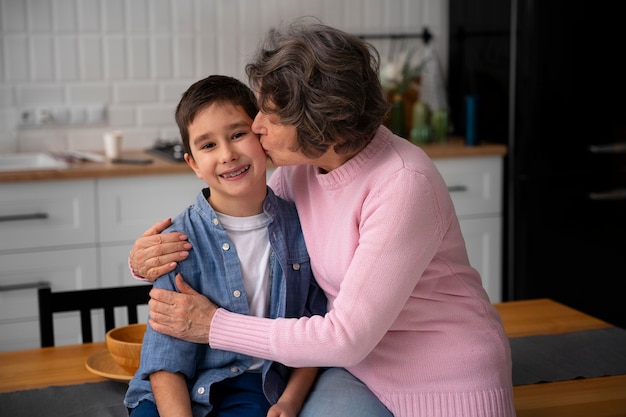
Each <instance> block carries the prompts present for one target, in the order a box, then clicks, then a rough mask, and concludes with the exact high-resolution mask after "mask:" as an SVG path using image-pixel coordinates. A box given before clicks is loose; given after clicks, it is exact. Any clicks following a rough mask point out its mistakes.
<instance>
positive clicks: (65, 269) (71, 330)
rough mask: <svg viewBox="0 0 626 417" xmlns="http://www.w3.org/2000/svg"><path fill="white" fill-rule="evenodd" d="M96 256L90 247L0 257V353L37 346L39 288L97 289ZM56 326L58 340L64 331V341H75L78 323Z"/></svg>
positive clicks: (93, 249) (59, 289)
mask: <svg viewBox="0 0 626 417" xmlns="http://www.w3.org/2000/svg"><path fill="white" fill-rule="evenodd" d="M96 254H97V252H96V248H95V247H93V246H92V247H91V248H81V249H68V250H51V251H45V252H29V253H16V254H4V255H0V351H4V350H13V349H27V348H35V347H39V324H38V323H39V308H38V303H37V288H38V286H39V285H40V284H42V283H47V284H50V286H51V288H52V290H53V291H64V290H73V289H79V288H97V287H98V286H99V282H98V281H99V280H98V275H97V273H98V262H97V258H96ZM56 321H57V319H56V316H55V323H56ZM55 326H56V327H55V335H59V336H58V337H57V338H58V340H62V339H63V337H62V334H63V333H64V332H65V333H66V335H65V336H66V339H67V340H72V341H74V340H77V335H78V334H79V330H80V325H79V324H77V325H76V326H71V327H70V326H65V325H61V324H59V325H55ZM5 329H6V330H8V329H12V330H11V331H10V332H8V331H5ZM75 343H79V342H75Z"/></svg>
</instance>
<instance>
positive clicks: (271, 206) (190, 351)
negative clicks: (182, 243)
mask: <svg viewBox="0 0 626 417" xmlns="http://www.w3.org/2000/svg"><path fill="white" fill-rule="evenodd" d="M208 197H209V189H208V188H206V189H204V190H202V192H200V193H199V194H198V197H197V199H196V204H194V205H191V206H189V207H188V208H187V209H186V210H185V211H184V212H183V213H181V214H180V215H178V216H177V217H176V218H174V219H173V223H172V226H170V227H169V228H168V229H167V230H165V231H164V233H166V232H172V231H178V232H183V233H185V234H186V235H187V236H188V238H189V242H191V243H192V245H193V248H192V249H191V250H190V252H189V257H188V258H187V259H186V260H184V261H182V262H179V263H178V266H177V267H176V269H175V270H174V271H172V272H170V273H169V274H167V275H164V276H162V277H160V278H159V279H158V280H156V281H155V283H154V287H155V288H165V289H169V290H176V287H175V284H174V277H175V276H176V274H178V273H181V274H182V276H183V278H185V281H187V282H188V283H189V285H191V287H192V288H194V289H195V290H196V291H198V292H199V293H201V294H203V295H205V296H206V297H207V298H209V299H210V300H211V301H212V302H213V303H215V304H216V305H218V306H220V307H223V308H226V309H227V310H229V311H233V312H237V313H241V314H249V310H248V302H247V297H246V294H245V289H244V285H243V277H242V274H241V270H240V267H239V257H238V256H237V250H236V248H235V246H234V244H233V242H232V241H231V240H230V239H229V237H228V234H227V233H226V230H225V229H224V228H223V227H222V226H221V224H220V222H219V220H218V218H217V215H216V214H215V212H214V211H213V209H212V208H211V206H210V205H209V203H208V201H207V199H208ZM263 210H264V212H265V213H266V214H267V215H268V217H269V219H270V221H269V224H268V232H269V238H270V245H271V249H272V250H271V255H270V309H269V311H270V317H271V318H277V317H301V316H311V315H315V314H319V315H323V314H324V313H325V312H326V297H325V296H324V293H323V291H322V290H321V289H320V288H319V287H318V286H317V283H316V282H315V280H314V278H313V275H312V272H311V264H310V261H309V255H308V253H307V250H306V246H305V243H304V237H303V235H302V230H301V228H300V221H299V219H298V215H297V212H296V208H295V206H294V205H293V204H292V203H290V202H287V201H285V200H283V199H281V198H279V197H278V196H276V195H275V194H274V192H273V191H272V190H271V189H270V188H269V187H268V188H267V197H266V198H265V201H264V203H263ZM251 362H252V358H251V357H250V356H247V355H241V354H238V353H232V352H227V351H223V350H218V349H211V348H210V347H209V345H208V344H206V345H203V344H196V343H189V342H185V341H183V340H180V339H176V338H173V337H170V336H166V335H163V334H160V333H157V332H155V331H154V330H152V329H151V328H150V326H148V328H147V331H146V334H145V336H144V340H143V346H142V351H141V364H140V367H139V369H138V370H137V373H136V374H135V376H134V377H133V379H132V380H131V381H130V383H129V387H128V391H127V392H126V397H125V399H124V404H125V405H126V406H127V407H130V408H134V407H136V406H137V405H138V404H139V402H140V401H143V400H150V401H152V402H154V396H153V394H152V389H151V386H150V379H149V378H150V374H151V373H153V372H156V371H160V370H165V371H169V372H174V373H176V372H180V373H182V374H183V375H185V376H186V380H187V386H188V388H189V393H190V398H191V403H192V409H193V415H194V416H204V415H206V414H207V413H208V412H210V411H211V404H210V401H209V394H210V388H211V384H213V383H215V382H218V381H221V380H223V379H226V378H229V377H233V376H236V375H240V374H241V373H243V372H245V371H246V369H248V367H249V366H250V364H251ZM262 372H263V391H264V393H265V395H266V397H267V399H268V400H269V402H270V403H271V404H273V403H275V402H276V401H277V400H278V398H279V396H280V395H281V394H282V392H283V390H284V388H285V385H286V382H287V379H288V378H289V368H287V367H285V366H284V365H282V364H279V363H276V362H272V361H267V360H266V361H264V364H263V370H262Z"/></svg>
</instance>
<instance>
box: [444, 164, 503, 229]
mask: <svg viewBox="0 0 626 417" xmlns="http://www.w3.org/2000/svg"><path fill="white" fill-rule="evenodd" d="M433 162H434V163H435V165H436V166H437V168H438V169H439V172H441V175H442V176H443V179H444V180H445V182H446V185H447V186H448V189H449V190H450V196H451V197H452V201H453V202H454V206H455V209H456V212H457V215H458V216H459V217H463V216H484V215H489V214H493V213H501V212H502V157H500V156H493V157H471V158H443V159H434V160H433Z"/></svg>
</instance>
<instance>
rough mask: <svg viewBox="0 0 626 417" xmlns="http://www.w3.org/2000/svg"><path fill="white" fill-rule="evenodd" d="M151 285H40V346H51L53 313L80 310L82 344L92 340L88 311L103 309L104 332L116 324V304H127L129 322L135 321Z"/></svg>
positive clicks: (52, 340) (147, 297)
mask: <svg viewBox="0 0 626 417" xmlns="http://www.w3.org/2000/svg"><path fill="white" fill-rule="evenodd" d="M150 289H152V285H136V286H130V287H110V288H96V289H89V290H74V291H60V292H52V291H51V290H50V288H49V287H45V288H39V290H38V297H39V334H40V336H41V347H46V346H54V320H53V313H59V312H65V311H80V323H81V332H82V337H83V343H90V342H93V334H92V326H91V311H92V310H95V309H103V310H104V323H105V329H106V330H105V331H109V330H111V329H112V328H114V327H115V314H114V313H115V307H122V306H126V308H127V312H128V324H134V323H137V320H138V314H137V306H139V305H142V304H147V303H148V301H149V300H150V295H149V294H148V293H149V292H150Z"/></svg>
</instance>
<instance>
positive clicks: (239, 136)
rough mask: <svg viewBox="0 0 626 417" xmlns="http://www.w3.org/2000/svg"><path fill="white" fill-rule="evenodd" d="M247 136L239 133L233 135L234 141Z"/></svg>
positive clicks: (244, 133)
mask: <svg viewBox="0 0 626 417" xmlns="http://www.w3.org/2000/svg"><path fill="white" fill-rule="evenodd" d="M245 135H246V132H237V133H235V134H234V135H233V139H239V138H241V137H243V136H245Z"/></svg>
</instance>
